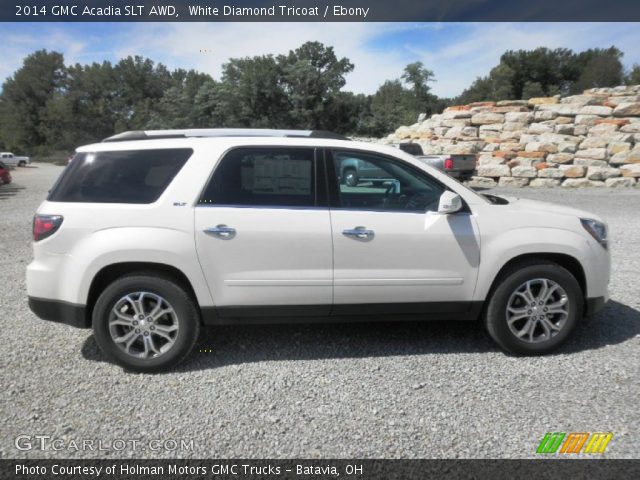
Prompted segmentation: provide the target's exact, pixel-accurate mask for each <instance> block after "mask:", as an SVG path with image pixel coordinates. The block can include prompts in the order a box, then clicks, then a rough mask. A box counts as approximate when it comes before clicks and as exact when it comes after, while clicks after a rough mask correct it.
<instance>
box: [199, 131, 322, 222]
mask: <svg viewBox="0 0 640 480" xmlns="http://www.w3.org/2000/svg"><path fill="white" fill-rule="evenodd" d="M264 148H273V149H282V150H300V149H304V150H313V169H314V170H313V171H314V182H313V183H314V184H313V188H314V203H315V205H313V206H295V205H244V204H242V205H238V204H221V203H217V204H216V203H203V202H202V197H203V196H204V194H205V192H206V191H207V188H208V187H209V184H210V183H211V181H212V180H213V176H214V175H215V173H216V170H217V169H218V167H219V166H220V164H221V163H222V160H223V159H224V158H225V157H226V156H227V155H228V154H229V153H231V152H233V151H234V150H247V149H251V150H252V149H256V150H258V149H264ZM321 150H322V148H320V147H318V146H315V145H262V144H261V145H235V146H233V147H231V148H228V149H227V150H225V151H224V152H222V153H221V154H220V156H219V157H218V161H217V162H216V163H215V165H214V166H213V168H212V169H211V172H209V177H208V178H207V181H206V182H205V183H204V185H203V187H202V188H201V189H200V193H199V194H198V196H197V197H196V200H195V203H194V207H195V208H199V207H204V208H253V209H263V210H328V208H329V204H328V201H327V199H328V195H327V192H326V171H325V170H324V169H323V168H322V164H323V162H321V157H320V156H321V154H322V152H321ZM321 168H322V170H321ZM323 184H324V185H323ZM321 190H322V191H323V194H322V196H319V195H318V192H320V191H321Z"/></svg>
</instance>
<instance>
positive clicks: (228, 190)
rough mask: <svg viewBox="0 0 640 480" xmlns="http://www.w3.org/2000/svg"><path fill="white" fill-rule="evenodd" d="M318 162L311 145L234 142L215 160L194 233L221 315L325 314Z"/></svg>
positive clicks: (328, 285) (327, 279) (325, 246)
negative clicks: (244, 144)
mask: <svg viewBox="0 0 640 480" xmlns="http://www.w3.org/2000/svg"><path fill="white" fill-rule="evenodd" d="M316 167H317V162H316V159H315V150H314V149H313V148H288V147H246V148H238V149H234V150H232V151H230V152H228V153H227V154H225V156H224V157H223V158H222V159H221V160H220V162H219V163H218V165H217V167H216V169H215V172H214V174H213V176H212V178H211V180H210V181H209V184H208V186H207V187H206V189H205V192H204V194H203V195H202V198H201V199H200V201H199V204H198V206H197V207H196V209H195V237H196V247H197V252H198V257H199V260H200V263H201V265H202V268H203V271H204V273H205V276H206V279H207V282H208V284H209V288H210V290H211V295H212V297H213V299H214V302H215V304H216V308H217V310H218V314H219V315H220V316H222V317H225V316H232V317H235V316H254V315H258V316H262V315H269V316H281V315H285V316H286V315H300V314H314V315H315V314H318V315H322V314H328V312H329V310H330V307H331V301H332V276H333V259H332V240H331V224H330V217H329V210H328V208H327V206H326V205H324V206H323V205H322V203H323V202H324V200H323V199H322V198H324V197H322V196H318V195H317V190H318V189H317V185H316V184H317V178H318V175H317V168H316ZM322 183H323V186H322V192H324V191H325V190H324V178H322ZM321 197H322V198H321ZM292 306H293V308H291V307H292Z"/></svg>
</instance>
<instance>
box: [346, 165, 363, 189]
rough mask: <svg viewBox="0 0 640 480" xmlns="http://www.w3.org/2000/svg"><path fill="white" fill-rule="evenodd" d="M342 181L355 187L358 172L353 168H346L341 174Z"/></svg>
mask: <svg viewBox="0 0 640 480" xmlns="http://www.w3.org/2000/svg"><path fill="white" fill-rule="evenodd" d="M343 178H344V183H345V185H347V186H348V187H357V186H358V181H359V179H358V172H356V169H355V168H346V169H345V170H344V174H343Z"/></svg>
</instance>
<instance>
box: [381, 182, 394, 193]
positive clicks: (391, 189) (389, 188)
mask: <svg viewBox="0 0 640 480" xmlns="http://www.w3.org/2000/svg"><path fill="white" fill-rule="evenodd" d="M395 189H396V186H395V185H394V184H393V183H390V184H389V185H387V188H386V189H385V191H384V195H385V196H389V195H391V194H392V193H393V192H394V190H395Z"/></svg>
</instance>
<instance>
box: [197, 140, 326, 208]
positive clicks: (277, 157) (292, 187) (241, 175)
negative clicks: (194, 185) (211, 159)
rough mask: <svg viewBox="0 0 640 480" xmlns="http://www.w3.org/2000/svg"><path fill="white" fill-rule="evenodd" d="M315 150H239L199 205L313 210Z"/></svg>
mask: <svg viewBox="0 0 640 480" xmlns="http://www.w3.org/2000/svg"><path fill="white" fill-rule="evenodd" d="M315 203H316V202H315V174H314V150H313V149H309V148H268V147H260V148H238V149H235V150H232V151H231V152H229V153H228V154H227V155H225V156H224V157H223V158H222V159H221V160H220V163H219V164H218V166H217V167H216V169H215V171H214V173H213V176H212V178H211V180H210V181H209V185H207V188H206V189H205V191H204V194H203V195H202V198H201V199H200V204H205V205H208V204H212V205H230V206H234V205H237V206H256V207H311V206H314V205H315Z"/></svg>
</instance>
